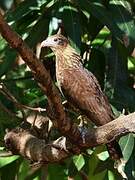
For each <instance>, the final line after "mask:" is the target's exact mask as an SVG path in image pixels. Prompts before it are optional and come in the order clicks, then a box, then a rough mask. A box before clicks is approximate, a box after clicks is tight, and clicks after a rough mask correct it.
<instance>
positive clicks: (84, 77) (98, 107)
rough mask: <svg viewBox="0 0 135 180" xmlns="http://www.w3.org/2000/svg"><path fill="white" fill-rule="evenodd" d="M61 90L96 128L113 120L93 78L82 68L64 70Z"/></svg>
mask: <svg viewBox="0 0 135 180" xmlns="http://www.w3.org/2000/svg"><path fill="white" fill-rule="evenodd" d="M63 76H64V78H63V79H64V81H62V82H61V86H62V90H63V92H64V94H65V96H66V97H67V99H68V100H69V101H70V102H71V103H72V104H74V105H75V106H76V107H78V108H79V109H80V110H81V111H82V112H84V113H85V114H86V115H87V117H88V118H89V119H90V120H91V121H93V122H94V123H95V124H96V125H97V126H98V125H103V124H106V123H107V122H110V121H112V120H113V114H112V111H111V107H110V105H109V103H108V100H107V98H106V96H105V95H104V94H103V92H102V91H101V88H100V86H99V83H98V81H97V79H96V78H95V76H94V75H93V74H92V73H91V72H89V71H88V70H87V69H84V68H83V67H82V68H81V69H79V70H77V69H72V70H70V69H68V70H64V74H63Z"/></svg>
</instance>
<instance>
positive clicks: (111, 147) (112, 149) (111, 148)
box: [107, 141, 123, 160]
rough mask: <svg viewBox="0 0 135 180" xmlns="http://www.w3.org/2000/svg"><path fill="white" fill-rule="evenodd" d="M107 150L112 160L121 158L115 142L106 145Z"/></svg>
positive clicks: (118, 147) (120, 152) (119, 149)
mask: <svg viewBox="0 0 135 180" xmlns="http://www.w3.org/2000/svg"><path fill="white" fill-rule="evenodd" d="M107 149H108V152H109V154H110V157H111V158H112V159H114V160H119V159H121V158H123V155H122V151H121V148H120V146H119V144H118V142H117V141H112V142H110V143H108V144H107Z"/></svg>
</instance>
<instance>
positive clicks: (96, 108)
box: [41, 34, 122, 160]
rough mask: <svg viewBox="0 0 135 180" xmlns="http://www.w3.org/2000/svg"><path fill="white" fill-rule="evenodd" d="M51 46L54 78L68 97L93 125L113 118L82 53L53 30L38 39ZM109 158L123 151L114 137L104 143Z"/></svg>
mask: <svg viewBox="0 0 135 180" xmlns="http://www.w3.org/2000/svg"><path fill="white" fill-rule="evenodd" d="M41 47H50V48H51V49H52V51H53V52H54V54H55V56H56V78H57V82H58V84H59V86H60V89H61V90H62V93H63V94H64V96H65V97H66V98H67V100H68V101H69V102H70V103H72V104H73V105H74V106H75V107H77V108H78V109H79V110H80V111H81V112H82V113H83V114H84V115H86V116H87V117H88V119H90V120H91V121H92V122H93V123H95V125H96V126H101V125H104V124H106V123H108V122H110V121H112V120H113V119H114V116H113V113H112V110H111V107H110V104H109V102H108V99H107V97H106V96H105V95H104V93H103V92H102V90H101V88H100V85H99V83H98V81H97V79H96V77H95V76H94V75H93V74H92V73H91V72H90V71H88V70H87V69H86V68H84V67H83V65H82V63H81V57H80V55H79V54H78V53H77V52H76V50H75V49H74V48H72V47H71V46H70V44H69V41H68V39H67V38H66V37H64V36H63V35H61V34H55V35H52V36H50V37H48V38H47V39H46V40H44V41H43V42H42V43H41ZM107 147H108V151H109V154H110V156H111V157H112V159H116V160H117V159H120V158H121V157H122V152H121V150H120V147H119V145H118V143H117V142H116V141H112V142H110V143H108V144H107Z"/></svg>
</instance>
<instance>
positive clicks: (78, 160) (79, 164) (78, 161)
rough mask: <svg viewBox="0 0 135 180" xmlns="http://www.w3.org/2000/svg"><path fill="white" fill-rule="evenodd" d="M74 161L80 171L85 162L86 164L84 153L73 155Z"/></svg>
mask: <svg viewBox="0 0 135 180" xmlns="http://www.w3.org/2000/svg"><path fill="white" fill-rule="evenodd" d="M73 162H74V164H75V166H76V168H77V170H78V171H80V170H81V169H82V168H83V166H84V164H85V160H84V157H83V155H82V154H80V155H78V156H73Z"/></svg>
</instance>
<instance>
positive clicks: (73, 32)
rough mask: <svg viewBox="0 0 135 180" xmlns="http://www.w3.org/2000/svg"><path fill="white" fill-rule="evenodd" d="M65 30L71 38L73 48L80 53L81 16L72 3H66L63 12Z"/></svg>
mask: <svg viewBox="0 0 135 180" xmlns="http://www.w3.org/2000/svg"><path fill="white" fill-rule="evenodd" d="M62 21H63V23H64V28H65V31H66V33H67V35H68V36H69V39H70V41H71V44H72V46H73V47H74V48H75V49H76V50H77V51H78V52H80V46H81V25H80V16H79V13H78V12H77V9H76V8H75V7H73V6H72V4H70V3H64V7H63V12H62Z"/></svg>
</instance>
